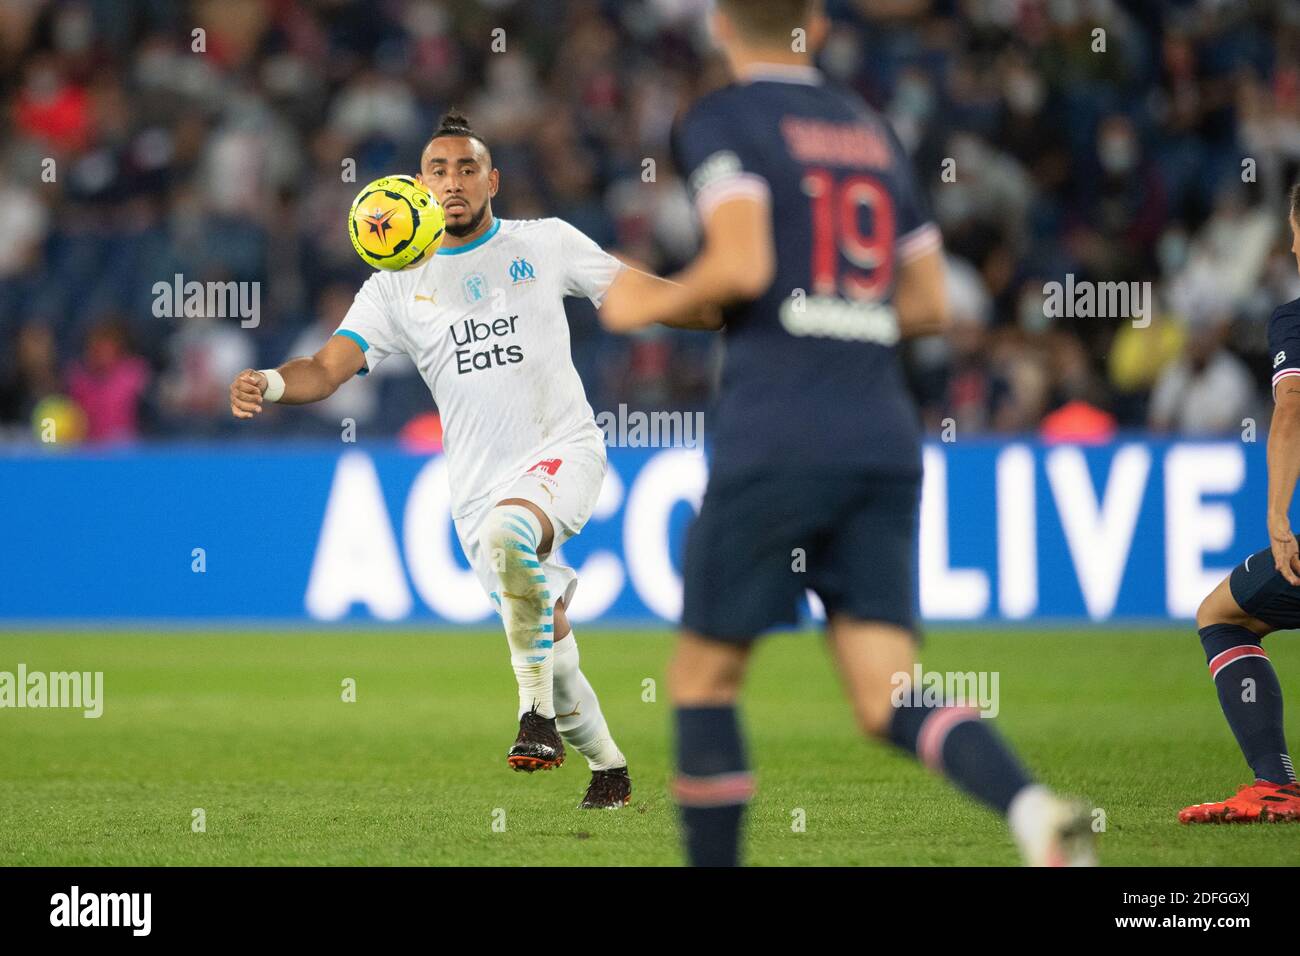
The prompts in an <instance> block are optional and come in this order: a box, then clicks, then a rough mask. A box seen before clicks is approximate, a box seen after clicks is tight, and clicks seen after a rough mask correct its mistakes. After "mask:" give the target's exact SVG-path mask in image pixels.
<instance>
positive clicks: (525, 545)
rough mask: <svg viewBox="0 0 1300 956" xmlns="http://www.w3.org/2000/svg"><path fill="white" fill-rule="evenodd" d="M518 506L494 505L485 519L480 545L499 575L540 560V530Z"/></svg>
mask: <svg viewBox="0 0 1300 956" xmlns="http://www.w3.org/2000/svg"><path fill="white" fill-rule="evenodd" d="M520 511H521V509H518V508H510V507H506V508H502V507H497V508H493V509H492V510H491V511H489V512H488V514H487V517H486V518H484V519H483V527H482V529H481V530H480V531H479V539H478V544H479V547H480V548H481V549H482V551H483V554H484V556H485V557H486V558H487V561H488V565H489V567H491V568H492V570H493V571H495V572H496V573H497V574H498V575H502V574H506V573H507V572H509V571H510V570H512V569H514V568H518V567H520V566H521V565H523V564H524V562H536V561H537V551H536V547H537V530H536V528H535V527H533V526H532V524H531V523H530V522H528V521H526V520H522V516H521V514H520Z"/></svg>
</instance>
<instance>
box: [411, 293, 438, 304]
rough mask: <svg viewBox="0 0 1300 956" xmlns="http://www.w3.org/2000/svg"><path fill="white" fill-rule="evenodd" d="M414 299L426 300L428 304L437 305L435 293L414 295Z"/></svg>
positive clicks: (417, 300)
mask: <svg viewBox="0 0 1300 956" xmlns="http://www.w3.org/2000/svg"><path fill="white" fill-rule="evenodd" d="M415 301H416V302H428V303H429V304H430V305H437V304H438V297H437V296H436V295H416V297H415Z"/></svg>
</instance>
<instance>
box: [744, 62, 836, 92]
mask: <svg viewBox="0 0 1300 956" xmlns="http://www.w3.org/2000/svg"><path fill="white" fill-rule="evenodd" d="M824 79H825V77H823V76H822V71H821V70H819V69H817V67H815V66H803V65H801V64H797V63H751V64H750V65H749V68H748V69H747V70H746V71H745V75H744V76H743V77H741V82H742V83H760V82H765V83H804V84H807V85H808V86H820V85H821V84H822V82H823V80H824Z"/></svg>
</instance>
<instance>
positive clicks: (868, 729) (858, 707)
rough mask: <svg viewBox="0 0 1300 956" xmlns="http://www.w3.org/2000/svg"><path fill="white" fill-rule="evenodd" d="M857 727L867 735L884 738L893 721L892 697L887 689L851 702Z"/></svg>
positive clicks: (887, 734) (886, 737)
mask: <svg viewBox="0 0 1300 956" xmlns="http://www.w3.org/2000/svg"><path fill="white" fill-rule="evenodd" d="M853 711H854V714H855V715H856V716H857V718H858V727H859V729H861V731H862V732H863V733H864V734H865V735H866V736H868V737H874V738H877V739H879V740H885V739H888V737H889V728H890V725H891V724H892V723H893V722H894V704H893V698H892V696H891V695H890V693H889V692H888V691H886V692H885V693H882V694H877V695H872V696H870V697H867V698H864V699H862V700H855V701H854V702H853Z"/></svg>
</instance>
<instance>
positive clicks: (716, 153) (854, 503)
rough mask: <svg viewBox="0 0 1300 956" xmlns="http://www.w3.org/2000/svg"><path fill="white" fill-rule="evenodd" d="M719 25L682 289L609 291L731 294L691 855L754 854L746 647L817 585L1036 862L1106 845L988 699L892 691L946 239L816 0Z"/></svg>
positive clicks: (702, 555)
mask: <svg viewBox="0 0 1300 956" xmlns="http://www.w3.org/2000/svg"><path fill="white" fill-rule="evenodd" d="M712 28H713V32H714V37H715V39H716V40H717V42H718V43H719V45H720V46H721V48H722V51H723V53H724V54H725V56H726V58H727V60H728V62H729V65H730V66H731V69H732V73H733V75H734V76H735V77H736V81H735V82H734V83H733V84H731V85H729V86H727V87H725V88H723V89H721V90H719V91H716V92H714V93H712V94H710V95H708V96H706V97H705V98H704V99H702V100H701V101H700V102H699V103H697V104H696V105H695V106H694V107H693V108H692V109H691V110H690V112H689V113H688V114H687V115H686V116H685V117H684V118H683V120H682V121H681V122H680V124H679V126H678V128H677V129H676V131H675V143H674V147H675V149H676V153H677V159H678V164H679V166H680V167H681V168H682V171H683V175H684V176H687V177H688V178H689V186H690V190H691V193H692V195H693V198H694V202H695V207H696V210H697V212H698V214H699V218H700V221H701V227H702V230H703V248H702V251H701V252H700V254H699V256H698V257H697V258H696V259H695V261H694V262H692V263H691V264H690V265H689V266H688V267H687V268H686V269H685V270H684V271H683V272H682V273H680V274H679V275H677V276H675V277H674V279H675V280H676V283H677V284H676V285H675V286H668V285H664V284H657V285H655V286H653V287H646V288H644V289H642V290H638V294H635V295H634V294H633V290H634V288H635V285H634V283H630V282H629V283H626V284H624V285H623V286H622V288H615V289H611V290H610V294H609V295H608V296H607V297H606V299H605V302H604V304H603V306H602V309H601V315H602V319H603V320H604V321H605V323H606V324H607V326H609V327H610V328H613V329H622V330H627V329H633V328H639V327H642V326H645V325H648V324H650V323H653V322H663V323H667V324H676V320H677V319H678V317H683V318H684V317H688V316H697V315H699V314H701V309H702V308H703V307H707V306H710V305H715V306H720V307H721V308H722V321H721V322H720V323H719V325H720V326H721V327H722V328H723V329H724V336H725V342H726V357H725V359H724V364H723V370H722V380H721V386H720V392H719V395H718V398H717V406H716V410H715V412H714V417H713V421H712V426H711V429H710V430H711V433H712V435H713V444H712V450H711V457H710V471H709V483H708V488H707V490H706V492H705V495H704V501H703V505H702V507H701V510H700V514H699V516H698V517H697V519H696V520H695V522H694V524H693V525H692V527H691V529H690V532H689V536H688V540H687V545H686V556H685V568H684V576H685V600H684V610H683V615H682V626H681V634H680V637H679V641H678V645H677V649H676V653H675V656H674V658H673V661H672V663H671V665H670V669H669V679H670V683H671V685H672V695H673V702H674V706H675V708H676V735H677V776H676V780H675V784H674V792H675V796H676V800H677V802H678V804H679V805H680V807H681V814H682V822H683V825H684V829H685V843H686V852H687V856H688V858H689V860H690V862H691V863H693V864H695V865H703V866H727V865H734V864H736V863H738V862H739V859H740V830H741V822H742V817H743V811H744V807H745V805H746V803H747V802H748V801H749V799H750V797H751V795H752V793H753V790H754V784H753V778H752V775H751V773H750V769H749V763H748V761H747V759H746V756H745V751H744V746H743V743H742V739H741V730H740V725H739V722H738V720H737V716H736V701H737V698H738V697H739V692H740V688H741V684H742V681H743V678H744V674H745V668H746V663H747V661H748V658H749V652H750V649H751V648H752V646H753V643H754V640H755V638H757V637H758V636H759V635H760V634H762V633H763V632H765V631H767V630H769V629H770V628H772V627H774V626H778V625H782V624H790V623H794V622H795V621H796V620H797V609H798V602H799V600H800V598H801V596H802V595H803V594H804V591H805V589H811V590H812V591H814V592H815V593H816V594H817V596H818V597H819V598H820V600H821V602H822V604H823V605H824V606H825V609H826V615H827V621H828V627H827V630H828V637H829V640H830V644H831V647H832V650H833V653H834V657H835V660H836V663H837V665H838V669H839V671H840V673H841V675H842V677H843V680H844V683H845V686H846V688H847V690H848V693H849V696H850V697H851V699H852V702H853V706H854V710H855V712H856V714H857V717H858V720H859V722H860V724H861V726H862V728H863V730H864V731H865V732H866V733H867V734H869V735H871V736H873V737H877V738H880V739H882V740H888V741H890V742H892V743H893V744H895V745H897V746H898V747H900V748H902V749H904V750H906V751H908V752H909V753H912V754H914V755H915V756H916V757H918V758H919V759H920V760H922V761H923V762H924V763H926V764H927V765H928V766H929V767H931V768H932V769H933V770H935V771H937V772H939V773H941V774H944V775H945V776H946V777H947V778H948V779H949V780H951V781H952V782H954V783H955V784H957V785H958V786H960V787H962V788H963V789H964V790H966V791H967V792H968V793H970V794H971V795H973V796H974V797H976V798H978V799H980V800H982V801H983V802H985V803H986V804H988V805H989V806H991V807H992V808H994V809H995V810H996V811H998V812H999V813H1001V814H1003V815H1004V816H1006V818H1007V819H1008V822H1009V824H1010V827H1011V831H1012V833H1013V835H1014V837H1015V839H1016V842H1017V843H1018V845H1019V847H1020V849H1021V852H1022V854H1023V856H1024V859H1025V861H1026V862H1027V863H1030V864H1033V865H1080V864H1088V863H1091V862H1092V861H1093V845H1092V839H1093V838H1092V830H1091V825H1090V823H1091V821H1090V816H1089V813H1088V811H1087V809H1086V807H1084V805H1083V804H1082V803H1079V802H1077V801H1070V800H1065V799H1062V798H1060V797H1058V796H1056V795H1055V794H1053V793H1052V792H1051V791H1049V790H1048V789H1047V788H1045V787H1043V786H1041V785H1039V784H1036V783H1034V782H1033V781H1032V780H1031V779H1030V777H1029V776H1028V774H1027V773H1026V772H1025V771H1024V770H1023V769H1022V767H1021V765H1020V763H1019V762H1018V761H1017V760H1016V759H1015V757H1014V756H1012V754H1011V753H1010V752H1009V751H1008V749H1007V748H1006V746H1005V745H1004V744H1003V743H1002V741H1001V740H1000V738H999V737H998V736H997V734H996V733H995V732H994V730H993V728H992V726H991V725H990V723H989V722H988V721H986V720H983V719H981V717H980V715H979V712H978V711H977V710H975V709H973V708H969V707H957V706H945V705H932V704H924V705H923V704H921V703H919V702H917V703H911V702H909V701H910V700H911V696H912V695H910V694H906V695H903V702H902V703H901V705H899V706H895V704H894V702H893V699H892V694H891V692H892V691H893V690H894V689H895V688H896V687H897V686H898V685H897V681H896V679H895V678H896V676H897V675H910V674H911V673H912V670H913V664H914V661H915V653H916V642H917V629H916V622H915V620H914V611H913V606H914V599H913V595H914V592H915V587H914V583H913V573H914V572H913V558H914V554H915V547H916V535H917V506H918V500H919V490H920V479H921V459H920V444H921V442H920V437H921V436H920V428H919V422H918V416H917V412H916V410H915V407H914V405H913V402H912V400H911V398H910V396H909V394H908V392H907V390H906V386H905V383H904V380H903V374H902V370H901V368H900V361H899V357H898V355H897V349H896V346H897V343H898V341H899V339H900V338H906V337H909V336H915V335H925V334H931V333H936V332H939V331H942V329H943V328H944V327H945V325H946V323H947V320H948V308H947V301H946V294H945V286H944V282H945V280H944V267H943V251H942V240H941V237H940V235H939V231H938V229H937V227H936V226H935V225H934V224H933V223H932V222H931V221H930V220H929V217H928V214H927V212H926V204H925V202H924V199H923V196H922V193H921V190H920V189H919V188H918V186H917V185H916V183H915V182H914V181H913V177H912V174H911V171H910V169H909V167H908V161H907V158H906V156H905V154H904V152H903V150H902V147H901V145H900V144H899V142H898V140H897V139H896V137H895V136H894V134H893V132H892V131H891V130H890V129H889V127H888V126H887V125H886V123H885V122H884V121H883V120H882V119H881V118H880V117H878V116H877V115H876V114H875V113H874V112H872V111H871V110H870V109H869V108H868V107H867V106H866V105H865V104H864V103H863V102H862V101H861V100H860V99H858V98H857V97H856V96H855V95H854V94H852V93H850V92H847V91H843V90H838V89H835V88H833V87H832V86H831V85H830V84H829V83H828V82H827V81H826V79H825V78H824V77H823V75H822V74H821V73H820V72H819V71H818V70H817V69H815V68H814V67H813V66H812V65H811V61H810V56H809V55H808V54H807V53H805V52H803V50H804V49H805V47H804V46H803V45H801V44H799V43H798V42H797V38H799V37H800V36H802V37H805V38H806V40H807V46H808V47H812V48H815V47H816V45H817V44H818V42H819V41H820V39H821V38H822V37H823V36H824V35H825V31H826V21H825V19H824V16H823V14H822V12H821V9H820V5H818V4H816V3H814V2H808V0H764V2H763V3H750V2H746V0H719V3H718V5H717V10H716V12H715V13H714V14H713V20H712ZM682 324H686V322H685V321H683V322H682ZM799 555H803V556H804V557H805V559H806V565H801V564H800V562H799V561H798V560H796V558H797V557H798V556H799Z"/></svg>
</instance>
